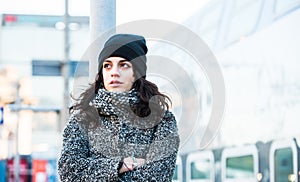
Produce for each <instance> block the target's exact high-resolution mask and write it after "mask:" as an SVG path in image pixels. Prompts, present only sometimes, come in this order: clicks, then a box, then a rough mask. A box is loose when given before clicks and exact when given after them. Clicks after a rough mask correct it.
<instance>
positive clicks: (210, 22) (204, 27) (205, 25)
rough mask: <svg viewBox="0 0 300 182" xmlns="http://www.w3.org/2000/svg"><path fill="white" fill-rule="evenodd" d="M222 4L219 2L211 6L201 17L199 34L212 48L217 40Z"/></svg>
mask: <svg viewBox="0 0 300 182" xmlns="http://www.w3.org/2000/svg"><path fill="white" fill-rule="evenodd" d="M221 5H222V4H221V3H218V4H216V5H214V6H211V8H210V9H209V10H207V11H206V12H205V13H204V14H203V16H202V17H201V19H200V27H199V29H198V31H199V35H200V36H201V38H203V40H204V41H205V42H206V43H207V44H208V46H209V47H211V48H213V46H214V43H215V41H216V35H217V28H218V25H219V19H220V16H221V11H222V6H221Z"/></svg>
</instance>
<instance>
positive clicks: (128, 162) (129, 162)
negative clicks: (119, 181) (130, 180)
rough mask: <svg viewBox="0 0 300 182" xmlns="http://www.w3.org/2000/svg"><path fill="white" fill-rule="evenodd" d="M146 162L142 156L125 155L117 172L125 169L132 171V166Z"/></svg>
mask: <svg viewBox="0 0 300 182" xmlns="http://www.w3.org/2000/svg"><path fill="white" fill-rule="evenodd" d="M145 162H146V160H145V159H143V158H134V159H133V158H132V157H126V158H124V160H123V165H122V167H121V168H120V170H119V173H124V172H127V171H132V170H133V169H134V168H136V167H138V166H142V165H144V164H145Z"/></svg>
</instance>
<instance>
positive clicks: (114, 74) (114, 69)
mask: <svg viewBox="0 0 300 182" xmlns="http://www.w3.org/2000/svg"><path fill="white" fill-rule="evenodd" d="M110 76H111V77H119V76H120V70H119V68H118V66H115V65H114V66H113V67H112V69H111V72H110Z"/></svg>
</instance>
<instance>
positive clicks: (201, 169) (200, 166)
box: [191, 159, 211, 179]
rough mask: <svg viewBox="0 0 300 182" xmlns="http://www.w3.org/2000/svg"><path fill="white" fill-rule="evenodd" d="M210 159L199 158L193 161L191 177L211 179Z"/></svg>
mask: <svg viewBox="0 0 300 182" xmlns="http://www.w3.org/2000/svg"><path fill="white" fill-rule="evenodd" d="M210 170H211V169H210V160H209V159H206V160H199V161H195V162H192V163H191V179H210V174H211V171H210Z"/></svg>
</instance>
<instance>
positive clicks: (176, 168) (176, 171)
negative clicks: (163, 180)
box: [173, 165, 178, 180]
mask: <svg viewBox="0 0 300 182" xmlns="http://www.w3.org/2000/svg"><path fill="white" fill-rule="evenodd" d="M173 180H178V165H176V166H175V170H174V175H173Z"/></svg>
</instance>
